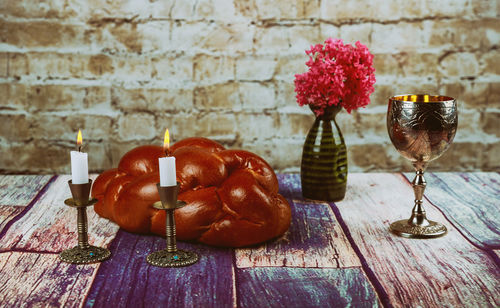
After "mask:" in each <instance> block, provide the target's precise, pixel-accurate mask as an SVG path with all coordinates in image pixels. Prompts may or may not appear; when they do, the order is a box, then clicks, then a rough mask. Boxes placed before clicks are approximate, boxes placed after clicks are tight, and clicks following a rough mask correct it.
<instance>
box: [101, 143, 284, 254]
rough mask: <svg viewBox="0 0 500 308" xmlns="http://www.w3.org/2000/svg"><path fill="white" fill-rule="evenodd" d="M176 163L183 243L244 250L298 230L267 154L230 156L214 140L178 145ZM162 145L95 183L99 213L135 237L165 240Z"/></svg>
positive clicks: (145, 149)
mask: <svg viewBox="0 0 500 308" xmlns="http://www.w3.org/2000/svg"><path fill="white" fill-rule="evenodd" d="M170 150H171V153H172V155H173V156H175V158H176V171H177V181H178V182H180V191H179V197H178V198H179V200H183V201H186V202H187V205H186V206H185V207H183V208H181V209H179V210H176V211H175V219H176V223H177V238H178V239H180V240H185V241H199V242H201V243H205V244H208V245H214V246H225V247H241V246H248V245H253V244H257V243H261V242H264V241H267V240H270V239H272V238H275V237H278V236H280V235H282V234H283V233H285V232H286V230H288V227H289V226H290V219H291V211H290V206H289V204H288V202H287V201H286V199H285V198H283V196H281V195H279V194H278V180H277V178H276V175H275V173H274V171H273V170H272V168H271V167H270V166H269V165H268V164H267V163H266V162H265V161H264V160H263V159H262V158H260V157H259V156H257V155H255V154H253V153H250V152H247V151H242V150H226V149H225V148H224V147H223V146H222V145H220V144H218V143H217V142H215V141H212V140H209V139H206V138H187V139H184V140H181V141H179V142H177V143H176V144H174V145H173V146H172V147H171V149H170ZM164 155H165V154H164V153H163V149H162V148H161V147H159V146H152V145H148V146H141V147H137V148H135V149H133V150H131V151H130V152H128V153H127V154H125V155H124V156H123V158H122V159H121V161H120V163H119V165H118V168H115V169H110V170H107V171H105V172H103V173H102V174H101V175H99V177H98V178H97V179H96V180H95V182H94V185H93V187H92V196H93V197H95V198H97V199H98V200H99V201H98V202H97V204H96V205H95V207H94V209H95V211H96V212H97V213H98V214H99V215H100V216H102V217H105V218H108V219H110V220H112V221H114V222H116V223H117V224H118V225H120V227H122V228H123V229H125V230H127V231H130V232H135V233H155V234H158V235H162V236H163V235H164V234H165V212H164V211H160V210H156V209H154V208H153V207H152V205H153V203H154V202H156V201H158V200H160V196H159V195H158V191H157V188H156V183H158V182H159V175H158V158H159V157H162V156H164Z"/></svg>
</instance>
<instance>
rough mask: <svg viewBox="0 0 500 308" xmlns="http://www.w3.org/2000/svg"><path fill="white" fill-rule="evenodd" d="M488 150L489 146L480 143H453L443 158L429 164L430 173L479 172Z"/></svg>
mask: <svg viewBox="0 0 500 308" xmlns="http://www.w3.org/2000/svg"><path fill="white" fill-rule="evenodd" d="M486 148H487V146H486V145H485V144H483V143H480V142H453V143H452V144H451V145H450V147H449V148H448V149H447V150H446V152H444V153H443V155H442V156H441V157H439V158H437V159H436V160H434V161H432V162H431V163H430V164H429V167H428V171H438V170H439V171H452V170H453V171H455V172H457V171H462V172H465V171H472V170H479V169H480V168H481V166H482V156H483V152H484V151H485V149H486ZM489 155H492V153H489Z"/></svg>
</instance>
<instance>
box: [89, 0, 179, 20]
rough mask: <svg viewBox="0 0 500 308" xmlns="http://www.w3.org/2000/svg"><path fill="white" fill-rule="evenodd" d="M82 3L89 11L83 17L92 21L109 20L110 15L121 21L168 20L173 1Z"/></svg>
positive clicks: (121, 0) (93, 1) (120, 0)
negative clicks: (136, 19)
mask: <svg viewBox="0 0 500 308" xmlns="http://www.w3.org/2000/svg"><path fill="white" fill-rule="evenodd" d="M182 2H184V1H182ZM82 3H84V4H85V6H86V7H88V9H89V12H88V13H87V14H85V15H83V14H82V15H83V17H85V16H90V18H91V19H92V20H99V19H105V18H109V16H110V15H112V16H113V17H114V18H122V19H131V18H133V17H134V16H137V18H149V17H154V18H168V17H169V16H170V12H171V10H172V6H173V5H174V3H175V1H174V0H163V1H147V2H143V1H129V0H113V1H100V0H88V1H83V2H82ZM87 18H88V17H87Z"/></svg>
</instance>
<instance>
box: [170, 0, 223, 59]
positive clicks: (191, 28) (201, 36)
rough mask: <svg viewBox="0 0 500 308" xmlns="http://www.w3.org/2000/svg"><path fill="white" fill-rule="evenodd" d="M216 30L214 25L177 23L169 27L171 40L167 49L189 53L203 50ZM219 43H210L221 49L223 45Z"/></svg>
mask: <svg viewBox="0 0 500 308" xmlns="http://www.w3.org/2000/svg"><path fill="white" fill-rule="evenodd" d="M180 2H183V1H180ZM180 2H179V3H180ZM217 28H218V26H217V25H216V24H215V23H208V24H207V23H205V22H184V21H177V22H175V23H173V25H172V27H171V37H172V39H171V44H170V45H171V46H170V48H169V49H170V50H176V51H188V50H189V51H190V52H193V51H194V50H202V49H203V48H205V47H204V46H203V45H204V43H205V42H206V41H207V40H208V39H209V38H208V37H209V35H211V34H213V33H216V32H217V30H218V29H217ZM219 43H220V41H217V42H212V44H214V45H216V46H219V47H222V46H223V45H222V46H220V45H218V44H219ZM222 44H223V43H222Z"/></svg>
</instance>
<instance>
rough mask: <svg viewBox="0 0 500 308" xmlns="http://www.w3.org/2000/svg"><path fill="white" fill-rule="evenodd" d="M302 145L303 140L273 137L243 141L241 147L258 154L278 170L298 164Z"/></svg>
mask: <svg viewBox="0 0 500 308" xmlns="http://www.w3.org/2000/svg"><path fill="white" fill-rule="evenodd" d="M303 146H304V140H295V139H280V140H279V141H278V139H277V138H274V139H273V140H264V141H261V140H257V141H250V142H244V143H243V144H242V146H241V147H242V148H243V149H244V150H247V151H250V152H253V153H255V154H257V155H259V156H260V157H262V158H263V159H264V160H265V161H267V162H268V163H269V164H270V165H271V167H272V168H273V169H274V170H275V171H276V172H280V171H281V170H284V169H286V168H290V167H291V166H294V167H295V166H300V161H301V158H302V147H303Z"/></svg>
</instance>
